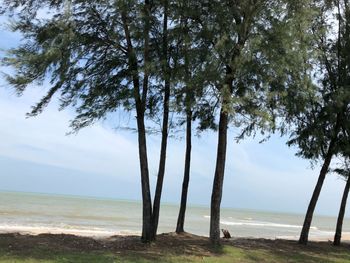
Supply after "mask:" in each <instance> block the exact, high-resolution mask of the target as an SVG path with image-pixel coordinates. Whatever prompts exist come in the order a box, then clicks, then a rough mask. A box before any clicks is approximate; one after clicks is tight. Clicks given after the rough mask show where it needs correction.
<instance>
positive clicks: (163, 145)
mask: <svg viewBox="0 0 350 263" xmlns="http://www.w3.org/2000/svg"><path fill="white" fill-rule="evenodd" d="M163 62H164V69H163V72H164V77H165V81H164V104H163V107H164V108H163V123H162V141H161V149H160V158H159V167H158V177H157V185H156V191H155V195H154V202H153V213H152V237H151V238H152V240H155V238H156V235H157V229H158V222H159V210H160V199H161V195H162V189H163V180H164V174H165V161H166V150H167V144H168V126H169V99H170V76H169V65H168V1H167V0H166V1H164V19H163Z"/></svg>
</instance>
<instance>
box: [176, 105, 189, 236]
mask: <svg viewBox="0 0 350 263" xmlns="http://www.w3.org/2000/svg"><path fill="white" fill-rule="evenodd" d="M188 107H189V109H188V110H187V114H186V153H185V170H184V179H183V182H182V193H181V204H180V211H179V216H178V219H177V225H176V233H178V234H179V233H183V232H185V231H184V224H185V213H186V205H187V193H188V183H189V181H190V166H191V148H192V111H191V106H188Z"/></svg>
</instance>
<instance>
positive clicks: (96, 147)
mask: <svg viewBox="0 0 350 263" xmlns="http://www.w3.org/2000/svg"><path fill="white" fill-rule="evenodd" d="M1 21H2V22H3V21H4V20H0V22H1ZM0 34H1V38H0V49H7V48H9V47H13V46H16V44H17V43H18V41H19V36H18V35H17V34H13V33H9V32H7V31H6V30H5V29H4V26H3V25H2V26H1V28H0ZM1 54H3V53H1ZM1 70H3V71H5V70H6V69H4V68H2V69H1ZM46 89H47V87H38V86H33V87H31V88H29V89H28V90H27V91H26V92H25V93H24V95H23V96H22V97H17V96H15V92H14V91H13V90H12V89H11V88H10V87H9V86H8V85H7V84H6V83H5V82H4V79H3V78H2V77H0V167H1V168H0V178H1V183H0V189H1V190H6V191H26V192H42V193H55V194H70V195H86V196H96V197H107V198H120V199H133V200H140V198H141V191H140V190H141V187H140V176H139V166H138V151H137V137H136V134H135V133H132V132H128V131H124V130H116V129H115V127H116V126H118V125H119V123H118V116H115V117H114V116H113V118H111V120H116V122H115V123H114V122H112V121H111V120H109V121H108V122H101V123H96V124H95V125H94V126H91V127H88V128H86V129H84V130H82V131H81V132H80V133H79V134H77V135H70V136H66V135H65V134H66V133H67V132H68V131H69V128H68V123H69V120H70V119H71V118H72V117H73V113H72V111H71V110H69V109H68V110H66V111H58V110H57V101H55V100H53V102H52V103H51V104H50V105H49V107H48V108H47V110H46V111H44V113H43V114H41V115H40V116H38V117H35V118H29V119H27V118H26V117H25V113H26V112H28V111H29V110H30V106H31V105H33V104H34V103H35V102H36V101H37V100H38V99H39V98H41V96H43V95H44V93H45V90H46ZM130 122H133V120H132V118H131V120H130ZM158 137H159V136H158ZM158 137H157V136H155V135H152V136H149V137H148V150H149V161H150V179H151V183H152V187H153V188H154V185H155V181H156V173H157V167H158V164H157V163H158V159H159V145H160V139H159V138H158ZM216 141H217V138H216V134H215V133H213V132H206V133H203V134H202V135H201V137H200V138H194V143H193V155H192V170H191V181H190V189H189V203H192V204H201V205H207V206H208V205H209V203H210V195H211V187H212V181H213V175H214V167H215V154H216ZM285 141H286V139H285V138H280V137H278V136H273V137H272V138H271V140H269V141H268V142H266V143H264V144H259V143H258V142H259V138H257V139H252V138H248V139H247V140H245V141H243V142H241V143H240V144H237V143H236V142H235V141H234V134H233V133H232V132H230V134H229V144H228V153H227V165H226V175H225V182H224V193H223V200H222V206H224V207H234V208H245V209H259V210H269V211H283V212H295V213H304V212H305V211H306V207H307V205H308V202H309V200H310V197H311V194H312V191H313V188H314V185H315V183H316V180H317V176H318V172H319V167H318V166H316V167H315V168H314V169H313V170H312V169H311V168H310V164H309V162H308V161H305V160H302V159H300V158H297V157H295V155H294V154H295V149H293V148H288V147H287V146H286V145H285ZM184 146H185V145H184V140H179V139H170V143H169V149H168V158H167V167H166V175H165V181H164V191H163V197H162V198H163V199H162V200H163V201H165V202H171V203H178V202H179V200H180V193H181V184H182V176H183V161H184ZM343 186H344V181H343V180H341V179H339V178H338V177H337V176H335V175H330V176H328V177H327V179H326V181H325V184H324V188H323V190H322V194H321V197H320V200H319V204H318V206H317V210H316V213H318V214H326V215H336V214H337V212H338V208H339V204H340V199H341V194H342V191H343Z"/></svg>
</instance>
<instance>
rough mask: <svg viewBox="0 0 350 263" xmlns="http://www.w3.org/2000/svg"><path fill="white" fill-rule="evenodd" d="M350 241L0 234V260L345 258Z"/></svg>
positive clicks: (62, 262) (319, 262)
mask: <svg viewBox="0 0 350 263" xmlns="http://www.w3.org/2000/svg"><path fill="white" fill-rule="evenodd" d="M349 249H350V246H349V245H344V246H341V247H333V246H332V245H331V244H329V243H327V242H319V243H317V242H313V243H310V244H309V245H308V246H301V245H298V244H297V243H296V242H294V241H287V240H264V239H236V240H232V241H224V242H223V245H222V246H221V247H216V248H214V247H212V246H210V244H209V242H208V240H207V239H206V238H204V237H197V236H193V235H186V236H175V235H171V234H167V235H161V236H159V237H158V241H157V242H155V243H152V244H146V245H145V244H141V242H139V241H138V239H137V238H135V237H123V238H120V237H116V238H115V239H113V240H112V239H111V240H102V241H97V242H96V241H93V240H92V239H89V238H81V237H74V236H64V235H46V236H23V235H0V262H4V263H10V262H11V263H14V262H25V263H49V262H50V263H67V262H77V263H79V262H84V263H85V262H89V263H95V262H96V263H97V262H98V263H103V262H106V263H107V262H110V263H114V262H125V263H128V262H144V263H146V262H156V263H157V262H159V263H160V262H164V263H165V262H207V263H215V262H223V263H225V262H227V263H228V262H230V263H235V262H244V263H246V262H247V263H249V262H271V263H274V262H303V263H304V262H315V263H316V262H317V263H322V262H335V263H340V262H350V253H349Z"/></svg>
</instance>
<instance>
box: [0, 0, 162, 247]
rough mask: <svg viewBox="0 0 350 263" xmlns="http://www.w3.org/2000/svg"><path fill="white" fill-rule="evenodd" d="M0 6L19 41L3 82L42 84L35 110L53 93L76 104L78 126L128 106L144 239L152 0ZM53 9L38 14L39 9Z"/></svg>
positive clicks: (148, 218)
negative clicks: (134, 125)
mask: <svg viewBox="0 0 350 263" xmlns="http://www.w3.org/2000/svg"><path fill="white" fill-rule="evenodd" d="M3 2H4V6H3V7H2V10H1V11H2V13H5V12H10V13H14V18H15V23H14V24H13V26H12V29H13V30H14V31H19V32H21V33H22V35H23V36H24V42H23V43H22V44H21V45H20V46H19V47H18V48H14V49H12V50H10V51H9V55H8V56H7V57H6V58H4V60H3V61H4V63H5V64H6V65H9V66H12V67H13V68H14V69H15V75H14V76H8V77H7V79H8V82H9V83H10V84H11V85H12V86H13V87H14V88H15V89H16V90H17V92H18V93H19V94H22V92H23V91H24V90H25V89H26V88H27V87H28V85H30V84H31V83H39V84H43V83H44V81H45V80H47V79H49V81H50V84H51V85H50V86H51V87H50V89H49V91H48V92H47V94H46V95H45V96H44V97H43V98H42V100H41V101H40V102H39V103H38V104H37V105H35V106H34V107H33V109H32V111H31V113H30V114H29V115H30V116H34V115H37V114H39V113H41V112H42V111H43V110H44V108H45V107H46V106H47V104H48V103H49V102H50V100H51V98H52V97H53V96H54V95H55V94H59V96H60V101H61V108H62V109H63V108H65V107H68V106H70V105H72V106H74V107H75V108H76V112H77V115H76V118H75V119H74V120H73V121H72V122H71V127H72V129H73V131H78V130H79V129H81V128H83V127H86V126H88V125H90V124H92V123H94V122H95V121H97V120H99V119H103V118H105V117H106V116H107V114H109V113H111V112H114V111H116V110H117V109H118V108H121V109H124V110H126V111H131V112H134V113H136V123H137V131H138V146H139V160H140V171H141V188H142V204H143V205H142V207H143V216H142V218H143V219H142V240H143V241H145V242H148V241H150V240H152V236H153V235H152V203H151V194H150V185H149V172H148V159H147V144H146V128H145V117H146V114H147V110H148V109H149V105H150V104H149V93H150V85H149V83H150V82H151V81H152V79H153V81H156V77H155V74H154V71H155V68H156V66H157V65H154V64H153V63H151V61H154V60H155V61H157V59H152V58H151V56H154V55H155V51H154V49H155V47H156V43H157V42H158V40H157V39H156V34H155V33H154V32H155V31H157V29H158V28H159V26H158V24H157V23H158V20H157V19H156V17H155V16H154V15H153V13H152V12H153V11H154V9H155V6H154V5H153V4H152V3H153V2H151V1H149V0H145V1H136V0H135V1H122V0H120V1H99V2H91V1H73V0H71V1H69V0H67V1H46V0H44V1H35V0H34V1H26V2H24V1H7V0H5V1H3ZM45 8H49V9H50V10H51V11H52V12H53V14H52V15H51V16H49V17H48V18H41V17H40V16H39V14H40V13H39V11H42V10H45Z"/></svg>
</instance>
